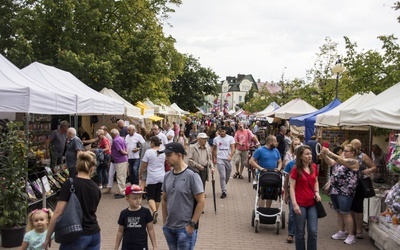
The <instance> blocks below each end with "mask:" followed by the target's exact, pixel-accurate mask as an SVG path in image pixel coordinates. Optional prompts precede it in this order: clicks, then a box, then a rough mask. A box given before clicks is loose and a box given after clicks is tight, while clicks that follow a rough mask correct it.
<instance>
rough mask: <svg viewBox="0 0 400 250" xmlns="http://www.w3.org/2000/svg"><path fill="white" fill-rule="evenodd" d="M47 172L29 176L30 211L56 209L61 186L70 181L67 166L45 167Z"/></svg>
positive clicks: (27, 188)
mask: <svg viewBox="0 0 400 250" xmlns="http://www.w3.org/2000/svg"><path fill="white" fill-rule="evenodd" d="M44 169H45V170H41V171H37V172H32V173H31V174H29V176H28V182H27V183H26V192H27V194H28V200H29V204H28V207H29V209H28V210H29V211H32V210H34V209H37V208H42V207H49V208H52V209H55V205H56V203H57V200H58V193H59V191H60V189H61V185H62V184H63V183H64V182H65V181H66V180H67V179H68V175H69V173H68V169H67V167H66V166H65V164H62V165H59V166H55V167H54V168H53V170H51V169H50V167H48V166H46V167H44Z"/></svg>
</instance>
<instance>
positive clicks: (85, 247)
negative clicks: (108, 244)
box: [59, 232, 101, 250]
mask: <svg viewBox="0 0 400 250" xmlns="http://www.w3.org/2000/svg"><path fill="white" fill-rule="evenodd" d="M100 241H101V238H100V232H98V233H96V234H92V235H82V236H81V237H79V238H78V239H77V240H76V241H74V242H70V243H65V244H61V245H60V248H59V249H60V250H71V249H76V250H100Z"/></svg>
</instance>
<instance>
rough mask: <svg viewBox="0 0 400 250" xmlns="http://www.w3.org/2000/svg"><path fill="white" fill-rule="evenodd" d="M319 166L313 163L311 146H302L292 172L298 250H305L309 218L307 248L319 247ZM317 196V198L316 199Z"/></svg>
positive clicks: (292, 194) (291, 181) (291, 194)
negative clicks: (316, 204)
mask: <svg viewBox="0 0 400 250" xmlns="http://www.w3.org/2000/svg"><path fill="white" fill-rule="evenodd" d="M318 190H319V184H318V170H317V166H316V165H315V164H314V163H312V153H311V148H310V147H309V146H300V147H299V148H298V149H297V153H296V165H295V166H294V168H293V169H292V171H291V172H290V198H291V199H292V204H293V210H294V212H295V221H296V223H295V224H296V241H295V245H296V250H303V249H304V250H305V249H306V242H305V239H304V234H305V226H306V220H307V235H308V237H307V249H308V250H314V249H315V250H316V249H317V229H318V215H317V209H316V207H315V201H316V200H317V201H320V200H321V197H320V196H319V192H318ZM314 197H315V199H314Z"/></svg>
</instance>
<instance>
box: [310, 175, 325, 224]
mask: <svg viewBox="0 0 400 250" xmlns="http://www.w3.org/2000/svg"><path fill="white" fill-rule="evenodd" d="M316 178H317V177H316ZM306 179H307V182H308V185H309V186H310V188H311V190H312V191H313V193H314V189H313V188H312V186H311V184H310V181H309V180H308V178H307V177H306ZM314 200H315V207H316V208H317V214H318V219H321V218H324V217H325V216H326V212H325V208H324V205H323V204H322V202H321V201H317V200H316V196H315V195H314Z"/></svg>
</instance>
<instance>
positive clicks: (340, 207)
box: [331, 194, 353, 214]
mask: <svg viewBox="0 0 400 250" xmlns="http://www.w3.org/2000/svg"><path fill="white" fill-rule="evenodd" d="M331 200H332V204H333V208H334V209H335V210H336V211H339V212H340V213H341V214H348V213H350V210H351V204H352V203H353V198H352V197H350V196H347V195H339V194H331Z"/></svg>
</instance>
